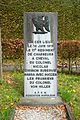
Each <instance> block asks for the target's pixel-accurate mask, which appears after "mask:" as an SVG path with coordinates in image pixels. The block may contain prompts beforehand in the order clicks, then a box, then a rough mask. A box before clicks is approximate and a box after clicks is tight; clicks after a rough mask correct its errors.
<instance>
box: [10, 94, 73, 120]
mask: <svg viewBox="0 0 80 120" xmlns="http://www.w3.org/2000/svg"><path fill="white" fill-rule="evenodd" d="M34 119H35V120H53V119H54V120H73V118H72V114H71V112H70V111H69V108H68V105H67V104H64V103H63V102H62V99H61V97H60V96H57V97H56V98H48V97H46V98H40V97H39V98H38V97H37V98H36V97H35V98H31V97H28V98H24V97H21V98H20V100H19V102H18V104H17V105H16V106H15V108H14V110H13V113H12V117H11V120H34Z"/></svg>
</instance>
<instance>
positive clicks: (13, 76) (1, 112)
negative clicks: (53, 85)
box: [0, 72, 80, 120]
mask: <svg viewBox="0 0 80 120" xmlns="http://www.w3.org/2000/svg"><path fill="white" fill-rule="evenodd" d="M3 78H4V81H3V82H0V120H9V119H10V113H11V111H12V109H13V105H14V104H16V103H17V102H18V100H19V98H20V96H21V94H22V92H23V88H24V86H23V83H24V74H23V73H22V72H4V73H3ZM57 87H58V92H59V93H60V94H61V97H62V99H63V101H64V102H67V103H68V104H69V106H70V109H71V111H72V114H73V116H74V118H75V120H80V76H77V75H68V74H62V73H58V80H57Z"/></svg>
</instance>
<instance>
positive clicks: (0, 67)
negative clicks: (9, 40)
mask: <svg viewBox="0 0 80 120" xmlns="http://www.w3.org/2000/svg"><path fill="white" fill-rule="evenodd" d="M0 80H2V46H1V28H0Z"/></svg>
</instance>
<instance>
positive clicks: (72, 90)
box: [57, 73, 80, 120]
mask: <svg viewBox="0 0 80 120" xmlns="http://www.w3.org/2000/svg"><path fill="white" fill-rule="evenodd" d="M57 85H58V86H57V88H58V92H59V93H61V97H62V99H63V101H64V102H68V104H69V106H70V108H71V111H72V114H73V116H74V119H75V120H79V119H80V90H79V88H80V76H77V75H68V74H62V73H58V80H57Z"/></svg>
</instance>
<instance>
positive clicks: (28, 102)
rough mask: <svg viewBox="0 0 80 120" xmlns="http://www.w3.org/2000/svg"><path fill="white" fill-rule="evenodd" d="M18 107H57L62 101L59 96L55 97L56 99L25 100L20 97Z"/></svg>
mask: <svg viewBox="0 0 80 120" xmlns="http://www.w3.org/2000/svg"><path fill="white" fill-rule="evenodd" d="M18 104H19V105H33V106H34V105H58V104H63V102H62V99H61V97H60V96H57V97H56V98H48V97H45V98H43V97H42V98H40V97H39V98H38V97H37V98H36V97H35V98H30V97H29V98H25V97H21V98H20V100H19V102H18Z"/></svg>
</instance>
